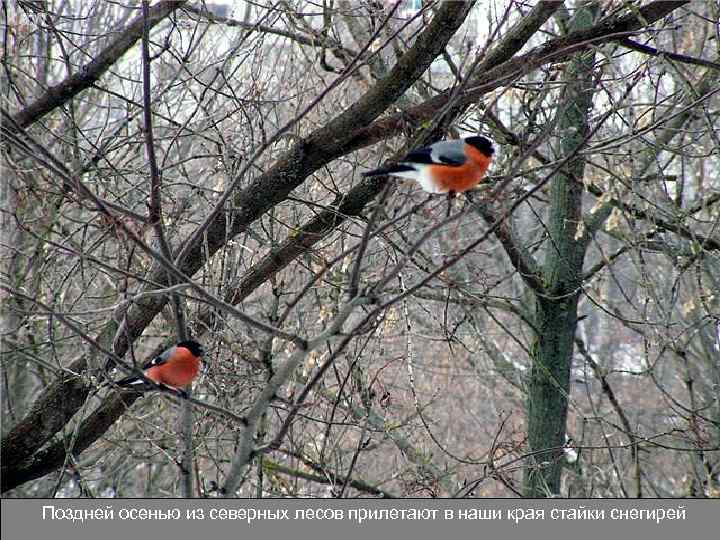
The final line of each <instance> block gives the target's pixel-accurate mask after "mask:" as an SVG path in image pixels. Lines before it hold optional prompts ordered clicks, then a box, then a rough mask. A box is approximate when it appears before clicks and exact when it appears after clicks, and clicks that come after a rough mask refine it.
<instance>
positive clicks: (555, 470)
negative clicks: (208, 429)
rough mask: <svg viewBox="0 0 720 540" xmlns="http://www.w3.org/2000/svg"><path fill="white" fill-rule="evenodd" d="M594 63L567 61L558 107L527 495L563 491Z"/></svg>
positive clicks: (582, 16)
mask: <svg viewBox="0 0 720 540" xmlns="http://www.w3.org/2000/svg"><path fill="white" fill-rule="evenodd" d="M594 12H595V8H594V7H585V8H583V9H580V10H579V11H578V12H577V14H576V15H575V17H574V18H573V19H572V20H571V21H570V23H569V25H570V29H569V30H570V31H572V30H577V29H581V28H586V27H588V26H590V25H592V21H593V18H594ZM593 61H594V53H592V52H584V53H580V54H579V55H577V56H576V57H575V58H574V59H573V60H572V61H571V62H570V64H568V67H567V71H566V73H565V83H566V87H565V90H564V96H563V102H564V105H563V106H562V107H560V108H559V110H558V115H559V116H558V119H557V130H558V137H559V138H560V140H561V142H560V145H559V148H560V151H559V156H557V158H558V159H559V160H568V161H567V163H566V165H565V166H564V167H562V168H561V170H560V171H559V172H557V173H556V174H555V175H554V177H553V178H552V180H551V185H550V196H551V201H550V203H551V206H550V210H549V222H548V233H549V236H550V242H549V246H548V250H547V254H546V257H545V263H544V268H543V281H544V282H545V291H546V294H542V295H541V294H536V295H535V321H534V322H535V328H536V329H537V336H536V339H535V342H534V344H533V348H532V350H531V353H532V368H531V371H530V378H529V381H528V396H527V433H528V445H529V451H530V453H531V454H532V455H531V458H530V461H529V462H528V464H527V466H526V468H525V474H524V481H523V494H524V495H525V496H526V497H546V496H550V495H557V494H559V492H560V473H561V472H562V457H563V451H562V447H563V445H564V444H565V427H566V426H565V423H566V419H567V407H568V393H569V381H570V366H571V363H572V358H573V346H574V344H573V340H574V337H575V329H576V327H577V305H578V299H579V297H580V291H581V289H580V285H581V279H582V266H583V259H584V257H585V249H586V242H585V241H584V239H583V236H584V235H582V234H580V233H581V231H580V230H579V229H578V226H579V225H580V223H581V220H582V193H583V184H582V176H583V171H584V168H585V160H584V159H583V158H582V157H581V156H574V154H576V153H577V152H578V150H580V149H581V148H582V146H583V145H584V144H585V142H586V136H587V133H588V131H589V127H588V118H587V115H588V111H589V110H590V108H591V105H592V95H593V80H592V68H593Z"/></svg>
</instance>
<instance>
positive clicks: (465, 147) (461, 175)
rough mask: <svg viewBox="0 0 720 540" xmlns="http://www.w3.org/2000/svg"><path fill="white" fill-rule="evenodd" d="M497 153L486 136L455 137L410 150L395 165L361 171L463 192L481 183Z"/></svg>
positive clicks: (430, 189) (432, 188)
mask: <svg viewBox="0 0 720 540" xmlns="http://www.w3.org/2000/svg"><path fill="white" fill-rule="evenodd" d="M494 153H495V149H494V148H493V145H492V142H490V140H489V139H486V138H485V137H482V136H476V137H466V138H464V139H452V140H449V141H440V142H437V143H435V144H431V145H430V146H426V147H423V148H417V149H415V150H411V151H410V152H409V153H408V155H406V156H405V157H404V158H402V159H401V160H400V161H399V162H398V163H397V164H396V165H390V166H388V167H381V168H379V169H374V170H372V171H368V172H364V173H362V175H363V176H381V175H391V176H399V177H400V178H410V179H412V180H415V181H416V182H418V183H419V184H420V187H422V188H423V189H424V190H425V191H427V192H428V193H462V192H463V191H467V190H469V189H472V188H474V187H475V186H477V185H478V184H479V183H480V181H481V180H482V179H483V177H484V176H485V173H486V172H487V170H488V167H489V166H490V163H491V162H492V157H493V154H494Z"/></svg>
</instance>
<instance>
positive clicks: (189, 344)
mask: <svg viewBox="0 0 720 540" xmlns="http://www.w3.org/2000/svg"><path fill="white" fill-rule="evenodd" d="M177 346H178V347H185V348H186V349H187V350H189V351H190V352H191V353H193V356H197V357H200V356H202V355H203V354H205V351H204V350H203V347H202V345H200V344H199V343H198V342H197V341H195V340H193V339H189V340H187V341H181V342H180V343H178V344H177Z"/></svg>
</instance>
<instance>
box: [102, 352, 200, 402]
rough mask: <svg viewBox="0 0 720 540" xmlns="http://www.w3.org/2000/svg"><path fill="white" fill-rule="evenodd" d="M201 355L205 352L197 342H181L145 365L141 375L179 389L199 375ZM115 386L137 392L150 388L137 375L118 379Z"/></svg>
mask: <svg viewBox="0 0 720 540" xmlns="http://www.w3.org/2000/svg"><path fill="white" fill-rule="evenodd" d="M203 354H205V351H204V350H203V348H202V345H200V344H199V343H198V342H197V341H193V340H188V341H181V342H180V343H178V344H177V345H173V346H172V347H170V348H169V349H167V350H166V351H164V352H162V353H161V354H159V355H158V356H156V357H155V358H153V359H152V360H151V361H149V362H148V363H147V364H145V365H144V366H143V368H142V369H143V375H145V377H146V378H148V379H150V380H151V381H153V382H154V383H156V384H159V385H164V386H169V387H171V388H174V389H180V388H182V387H183V386H187V385H188V384H190V383H191V382H192V381H193V380H194V379H195V377H197V375H198V373H200V357H201V356H202V355H203ZM115 384H116V385H117V386H121V387H133V388H136V389H137V390H148V389H150V387H151V386H152V385H150V384H149V383H148V382H147V381H146V380H145V379H143V378H142V377H138V376H137V375H131V376H130V377H126V378H124V379H120V380H119V381H117V382H116V383H115Z"/></svg>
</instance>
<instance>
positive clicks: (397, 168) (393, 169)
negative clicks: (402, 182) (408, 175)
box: [362, 163, 416, 177]
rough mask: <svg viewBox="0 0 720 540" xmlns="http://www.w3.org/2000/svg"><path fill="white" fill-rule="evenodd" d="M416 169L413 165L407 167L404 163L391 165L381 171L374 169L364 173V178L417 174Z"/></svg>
mask: <svg viewBox="0 0 720 540" xmlns="http://www.w3.org/2000/svg"><path fill="white" fill-rule="evenodd" d="M415 171H416V169H415V167H413V166H412V165H406V164H404V163H398V164H397V165H390V166H388V167H380V168H379V169H373V170H372V171H367V172H364V173H362V175H363V176H365V177H368V176H383V175H387V174H398V173H404V172H415Z"/></svg>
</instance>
